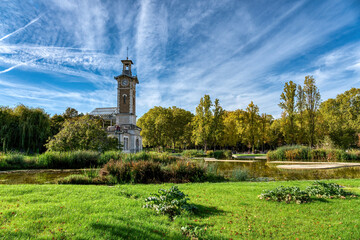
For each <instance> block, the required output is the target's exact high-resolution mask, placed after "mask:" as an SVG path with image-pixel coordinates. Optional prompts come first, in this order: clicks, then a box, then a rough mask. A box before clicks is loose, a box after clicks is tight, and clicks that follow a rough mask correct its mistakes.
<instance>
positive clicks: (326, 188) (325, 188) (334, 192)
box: [306, 181, 355, 198]
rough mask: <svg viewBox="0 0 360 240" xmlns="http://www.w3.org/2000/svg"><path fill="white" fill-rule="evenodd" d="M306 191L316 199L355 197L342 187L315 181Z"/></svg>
mask: <svg viewBox="0 0 360 240" xmlns="http://www.w3.org/2000/svg"><path fill="white" fill-rule="evenodd" d="M306 191H307V192H308V194H309V195H310V196H316V197H318V198H344V197H345V196H349V195H352V196H355V195H354V194H352V193H350V192H347V191H345V190H344V189H343V187H342V186H340V185H338V184H336V183H326V182H321V181H315V182H314V183H313V185H312V186H309V187H307V188H306Z"/></svg>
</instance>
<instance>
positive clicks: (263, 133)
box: [259, 113, 273, 152]
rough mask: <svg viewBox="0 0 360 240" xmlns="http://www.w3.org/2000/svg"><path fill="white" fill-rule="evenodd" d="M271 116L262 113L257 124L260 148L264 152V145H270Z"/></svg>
mask: <svg viewBox="0 0 360 240" xmlns="http://www.w3.org/2000/svg"><path fill="white" fill-rule="evenodd" d="M272 121H273V117H272V116H271V115H269V114H266V113H263V114H261V116H260V119H259V124H260V139H261V140H260V143H261V149H262V151H263V152H264V150H265V145H266V144H269V145H270V141H271V138H270V126H271V124H272Z"/></svg>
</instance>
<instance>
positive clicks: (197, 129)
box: [193, 95, 213, 151]
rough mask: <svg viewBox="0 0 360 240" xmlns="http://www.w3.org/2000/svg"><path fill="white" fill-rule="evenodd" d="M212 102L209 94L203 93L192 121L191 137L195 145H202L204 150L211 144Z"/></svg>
mask: <svg viewBox="0 0 360 240" xmlns="http://www.w3.org/2000/svg"><path fill="white" fill-rule="evenodd" d="M211 107H212V102H211V100H210V96H209V95H205V96H204V97H202V98H201V99H200V103H199V105H198V106H197V107H196V114H195V117H194V121H193V127H194V129H193V139H194V142H195V144H196V145H202V146H203V147H204V151H206V150H207V148H208V146H209V144H211V137H212V120H213V119H212V118H213V114H212V111H211Z"/></svg>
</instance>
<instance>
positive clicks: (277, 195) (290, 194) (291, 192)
mask: <svg viewBox="0 0 360 240" xmlns="http://www.w3.org/2000/svg"><path fill="white" fill-rule="evenodd" d="M259 198H260V199H265V200H267V201H269V200H273V201H278V202H286V203H290V202H296V203H297V204H300V203H307V202H309V201H310V200H311V199H310V196H309V194H308V192H306V191H302V190H300V188H299V187H284V186H280V187H277V188H275V189H272V190H264V191H263V193H261V194H260V195H259Z"/></svg>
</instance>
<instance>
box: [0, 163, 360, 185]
mask: <svg viewBox="0 0 360 240" xmlns="http://www.w3.org/2000/svg"><path fill="white" fill-rule="evenodd" d="M279 164H283V163H279ZM279 164H274V163H267V162H266V161H259V162H215V163H213V162H208V165H209V166H213V167H214V169H216V171H217V173H220V174H223V175H225V176H227V177H229V176H231V174H232V172H233V171H234V170H235V169H238V168H241V169H246V170H247V171H248V173H249V175H250V178H252V180H257V181H266V180H317V179H339V178H360V167H344V168H336V169H316V170H315V169H306V170H301V169H279V168H277V167H276V166H277V165H279ZM84 171H86V170H84V169H68V170H47V169H46V170H20V171H4V172H0V184H48V183H56V180H58V179H61V178H64V177H66V176H69V175H71V174H81V173H83V172H84Z"/></svg>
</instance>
